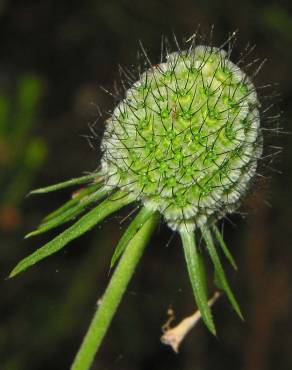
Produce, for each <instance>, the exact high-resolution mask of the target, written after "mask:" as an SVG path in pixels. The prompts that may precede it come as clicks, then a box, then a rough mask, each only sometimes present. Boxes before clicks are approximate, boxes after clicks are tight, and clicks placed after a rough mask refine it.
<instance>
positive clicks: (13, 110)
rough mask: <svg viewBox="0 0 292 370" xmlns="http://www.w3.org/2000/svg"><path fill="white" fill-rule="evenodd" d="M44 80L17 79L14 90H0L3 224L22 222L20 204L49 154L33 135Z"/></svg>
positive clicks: (0, 214) (0, 206)
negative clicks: (20, 219) (19, 210)
mask: <svg viewBox="0 0 292 370" xmlns="http://www.w3.org/2000/svg"><path fill="white" fill-rule="evenodd" d="M43 91H44V85H43V82H42V80H41V79H40V78H39V77H37V76H35V75H32V74H31V75H29V74H28V75H24V76H21V77H20V78H18V79H17V82H16V86H15V87H14V88H13V91H12V92H11V91H9V90H8V89H7V90H6V91H5V89H3V88H2V89H1V90H0V188H1V189H2V190H1V192H0V227H1V229H2V230H6V229H7V230H11V229H13V228H15V227H16V226H17V225H18V223H19V217H20V215H19V212H18V209H19V208H18V207H19V204H20V202H21V201H22V200H23V197H24V196H25V195H26V193H27V192H28V191H29V189H30V187H31V183H32V181H33V179H34V177H35V175H36V173H37V171H38V170H39V168H40V167H41V166H42V165H43V163H44V160H45V158H46V155H47V146H46V144H45V142H44V140H43V139H42V138H40V137H38V136H36V135H34V134H33V127H34V125H35V123H36V122H37V119H38V113H39V108H40V102H41V97H42V94H43Z"/></svg>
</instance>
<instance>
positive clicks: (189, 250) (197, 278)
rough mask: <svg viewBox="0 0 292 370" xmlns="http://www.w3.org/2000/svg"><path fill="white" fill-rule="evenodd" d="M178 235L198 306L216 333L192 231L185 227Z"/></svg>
mask: <svg viewBox="0 0 292 370" xmlns="http://www.w3.org/2000/svg"><path fill="white" fill-rule="evenodd" d="M180 236H181V239H182V244H183V248H184V254H185V260H186V263H187V268H188V273H189V277H190V280H191V284H192V288H193V292H194V296H195V299H196V302H197V305H198V308H199V310H200V312H201V315H202V319H203V320H204V322H205V324H206V325H207V327H208V329H209V330H210V332H211V333H212V334H214V335H216V329H215V325H214V321H213V317H212V313H211V310H210V307H209V305H208V294H207V287H206V278H205V268H204V263H203V259H202V258H201V256H200V254H199V252H198V250H197V247H196V243H195V237H194V233H193V232H192V231H189V230H187V228H185V229H183V230H181V231H180Z"/></svg>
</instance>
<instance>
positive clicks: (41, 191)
mask: <svg viewBox="0 0 292 370" xmlns="http://www.w3.org/2000/svg"><path fill="white" fill-rule="evenodd" d="M98 176H99V174H98V173H91V174H90V175H86V176H82V177H78V178H75V179H71V180H67V181H64V182H60V183H58V184H54V185H50V186H46V187H45V188H39V189H35V190H32V191H31V192H30V193H29V194H28V195H32V194H44V193H49V192H51V191H56V190H60V189H64V188H67V187H69V186H73V185H78V184H84V183H86V182H88V181H90V180H92V179H94V178H95V177H98Z"/></svg>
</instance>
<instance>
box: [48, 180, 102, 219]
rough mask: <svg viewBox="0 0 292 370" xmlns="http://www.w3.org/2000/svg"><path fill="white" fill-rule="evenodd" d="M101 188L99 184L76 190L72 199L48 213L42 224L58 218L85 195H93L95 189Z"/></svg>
mask: <svg viewBox="0 0 292 370" xmlns="http://www.w3.org/2000/svg"><path fill="white" fill-rule="evenodd" d="M101 186H102V184H101V183H97V184H91V185H87V186H86V187H85V188H83V189H80V190H78V192H77V194H76V193H74V195H73V197H72V198H70V199H69V200H68V201H67V202H65V203H64V204H63V205H62V206H61V207H59V208H57V209H56V210H54V211H53V212H51V213H49V214H48V215H47V216H46V217H45V218H44V219H43V221H42V223H46V222H48V221H49V220H52V219H53V218H55V217H58V216H59V215H60V214H62V213H63V212H66V211H67V210H68V209H70V208H72V207H74V206H75V205H76V204H78V203H79V202H80V201H81V200H82V199H83V198H85V197H86V196H87V195H90V194H92V193H94V192H95V191H96V190H97V189H99V188H100V187H101Z"/></svg>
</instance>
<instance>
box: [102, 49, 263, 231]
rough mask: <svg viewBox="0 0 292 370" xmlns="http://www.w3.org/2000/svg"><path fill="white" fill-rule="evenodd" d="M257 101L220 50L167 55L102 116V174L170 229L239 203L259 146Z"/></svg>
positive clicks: (208, 217) (217, 214)
mask: <svg viewBox="0 0 292 370" xmlns="http://www.w3.org/2000/svg"><path fill="white" fill-rule="evenodd" d="M258 109H259V102H258V98H257V94H256V91H255V87H254V85H253V84H252V82H251V81H250V79H249V78H248V76H247V75H246V74H245V73H244V72H243V71H242V70H241V69H240V68H239V67H237V66H236V65H235V64H234V63H232V62H231V61H230V60H229V59H228V56H227V53H226V52H225V51H223V50H221V49H217V48H214V47H208V46H197V47H195V48H194V49H192V50H191V51H186V52H184V51H179V52H175V53H171V54H168V55H167V57H166V61H165V62H164V63H161V64H158V65H155V66H153V67H152V68H150V69H148V70H147V71H146V72H144V73H143V74H142V75H141V76H140V79H139V80H138V81H137V82H135V83H134V84H133V85H132V86H131V87H130V88H129V89H128V90H127V91H126V95H125V98H124V99H123V100H122V101H121V102H120V103H119V104H118V105H117V107H116V108H115V109H114V112H113V114H112V117H111V119H110V120H109V121H108V122H107V126H106V130H105V133H104V138H103V142H102V149H103V151H104V154H103V158H102V173H103V174H104V176H105V181H106V184H107V186H109V187H113V188H115V187H117V188H121V189H125V190H127V191H128V192H129V193H131V194H133V197H134V198H135V199H137V200H140V201H141V202H143V204H144V205H145V206H146V207H147V208H150V209H152V210H158V211H159V212H160V213H162V214H163V215H164V217H165V219H166V221H167V223H168V224H169V225H170V226H171V227H172V228H174V229H179V228H180V225H181V224H182V223H184V225H189V227H191V228H196V227H201V226H202V225H204V224H205V223H206V222H208V221H210V220H216V219H218V218H220V217H222V216H224V214H226V213H227V212H232V211H233V210H234V209H236V208H237V207H238V204H239V199H240V198H241V197H242V195H243V194H244V193H245V192H246V189H247V187H248V184H249V182H250V179H251V178H252V177H253V176H254V174H255V171H256V166H257V160H258V159H259V157H260V156H261V153H262V135H261V129H260V120H259V110H258Z"/></svg>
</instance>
